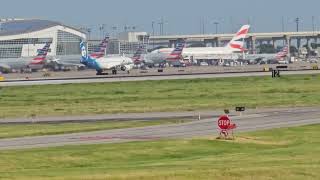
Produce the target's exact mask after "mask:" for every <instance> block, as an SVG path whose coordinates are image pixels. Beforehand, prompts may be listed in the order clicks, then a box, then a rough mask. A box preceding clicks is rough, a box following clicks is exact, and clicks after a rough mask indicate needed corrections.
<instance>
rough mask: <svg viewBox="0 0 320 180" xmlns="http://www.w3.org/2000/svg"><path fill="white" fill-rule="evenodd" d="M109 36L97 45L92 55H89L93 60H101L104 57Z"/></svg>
mask: <svg viewBox="0 0 320 180" xmlns="http://www.w3.org/2000/svg"><path fill="white" fill-rule="evenodd" d="M109 39H110V38H109V36H106V37H105V38H104V39H103V40H102V42H101V43H100V44H99V46H98V48H97V49H95V50H94V52H93V53H91V54H90V56H91V57H93V58H96V59H98V58H101V57H103V56H104V55H105V51H106V49H107V46H108V43H109Z"/></svg>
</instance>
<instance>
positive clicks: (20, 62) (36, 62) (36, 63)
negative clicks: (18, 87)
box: [0, 43, 51, 70]
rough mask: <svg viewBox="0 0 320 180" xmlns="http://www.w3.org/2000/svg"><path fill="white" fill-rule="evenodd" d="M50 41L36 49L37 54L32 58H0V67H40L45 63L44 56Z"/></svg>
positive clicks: (34, 68) (32, 68) (33, 68)
mask: <svg viewBox="0 0 320 180" xmlns="http://www.w3.org/2000/svg"><path fill="white" fill-rule="evenodd" d="M50 44H51V43H46V45H45V46H44V47H43V48H42V49H40V50H38V55H37V56H36V57H34V58H7V59H0V69H7V70H12V69H17V70H18V69H20V70H22V69H31V70H38V69H42V68H43V66H44V65H45V61H46V57H47V54H48V51H49V48H50Z"/></svg>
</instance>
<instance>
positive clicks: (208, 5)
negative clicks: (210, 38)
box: [0, 0, 320, 34]
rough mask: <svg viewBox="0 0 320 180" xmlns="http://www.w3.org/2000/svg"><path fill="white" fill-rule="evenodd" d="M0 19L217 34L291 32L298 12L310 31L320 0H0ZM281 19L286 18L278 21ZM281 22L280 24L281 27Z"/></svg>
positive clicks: (318, 19)
mask: <svg viewBox="0 0 320 180" xmlns="http://www.w3.org/2000/svg"><path fill="white" fill-rule="evenodd" d="M0 2H1V6H0V7H1V10H0V17H1V18H12V17H17V18H41V19H48V20H56V21H59V22H62V23H65V24H67V25H74V26H90V27H91V28H92V29H93V30H94V31H95V32H98V27H99V24H106V27H107V29H108V31H111V27H112V26H118V27H119V29H121V30H123V29H124V26H125V25H128V26H137V29H138V30H141V31H148V32H152V26H151V24H152V21H155V22H156V23H155V26H154V27H155V28H154V29H155V32H156V33H159V25H158V22H159V20H160V19H161V17H163V18H164V20H165V25H164V31H165V33H166V34H195V33H200V30H201V28H200V27H201V26H200V24H201V21H204V22H205V32H206V33H214V32H215V25H214V22H219V25H218V29H219V32H220V33H223V32H231V31H235V30H236V29H238V27H239V26H240V25H241V24H244V23H248V22H250V24H251V25H252V31H253V32H271V31H282V29H283V28H284V29H285V30H286V31H295V26H296V25H295V22H294V19H295V18H296V17H299V18H300V20H301V21H300V28H301V30H312V27H313V26H312V16H314V19H315V20H314V22H315V23H314V24H315V27H316V28H318V29H319V28H320V11H319V8H320V0H304V1H302V0H1V1H0ZM282 20H283V22H284V23H282ZM282 24H283V25H284V26H282Z"/></svg>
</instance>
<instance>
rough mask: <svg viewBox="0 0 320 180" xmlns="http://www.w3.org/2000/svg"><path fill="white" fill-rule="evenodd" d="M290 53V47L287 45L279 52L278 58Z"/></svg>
mask: <svg viewBox="0 0 320 180" xmlns="http://www.w3.org/2000/svg"><path fill="white" fill-rule="evenodd" d="M288 54H289V47H288V46H286V47H283V49H282V50H281V51H280V52H278V53H277V55H276V58H277V59H281V58H285V57H287V56H288Z"/></svg>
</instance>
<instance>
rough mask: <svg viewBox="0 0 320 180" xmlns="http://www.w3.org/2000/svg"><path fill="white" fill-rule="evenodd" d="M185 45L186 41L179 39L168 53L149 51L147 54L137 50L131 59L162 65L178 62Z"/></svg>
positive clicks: (137, 61) (136, 61) (147, 63)
mask: <svg viewBox="0 0 320 180" xmlns="http://www.w3.org/2000/svg"><path fill="white" fill-rule="evenodd" d="M185 46H186V42H185V40H184V39H179V40H178V42H177V44H176V48H174V49H169V48H167V49H169V50H170V52H168V53H159V52H151V53H148V54H142V53H143V51H141V50H138V51H137V53H136V54H135V55H134V56H133V60H134V62H135V63H141V62H143V63H144V64H146V65H154V64H159V65H163V64H165V63H168V62H169V63H173V62H178V61H181V60H182V59H183V57H182V52H183V49H184V48H185Z"/></svg>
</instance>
